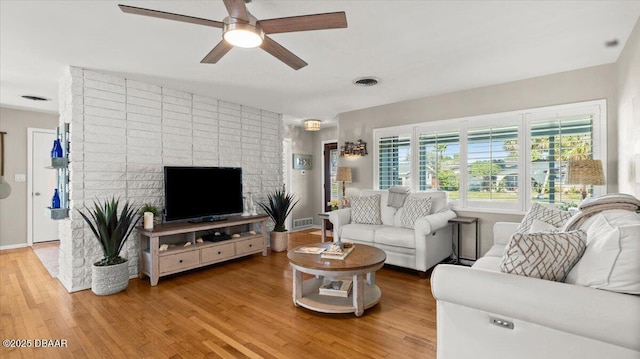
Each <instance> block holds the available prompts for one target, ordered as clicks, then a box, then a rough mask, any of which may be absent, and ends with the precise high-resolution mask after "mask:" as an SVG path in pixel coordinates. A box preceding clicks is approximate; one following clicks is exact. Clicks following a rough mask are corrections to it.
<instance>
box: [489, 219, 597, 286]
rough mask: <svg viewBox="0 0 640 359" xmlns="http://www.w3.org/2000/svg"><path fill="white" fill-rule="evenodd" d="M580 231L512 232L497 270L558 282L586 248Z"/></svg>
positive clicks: (584, 233)
mask: <svg viewBox="0 0 640 359" xmlns="http://www.w3.org/2000/svg"><path fill="white" fill-rule="evenodd" d="M586 241H587V233H586V232H585V231H583V230H578V231H571V232H559V233H545V232H541V233H515V234H514V235H513V236H512V237H511V240H509V243H507V246H506V247H505V250H504V255H503V256H502V260H501V261H500V271H502V272H505V273H512V274H518V275H523V276H525V277H533V278H540V279H546V280H553V281H556V282H561V281H563V280H564V278H565V277H566V276H567V274H568V273H569V271H570V270H571V268H573V266H574V265H575V264H576V263H577V262H578V260H579V259H580V257H581V256H582V254H583V253H584V250H585V248H586Z"/></svg>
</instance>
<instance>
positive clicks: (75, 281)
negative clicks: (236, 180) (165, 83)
mask: <svg viewBox="0 0 640 359" xmlns="http://www.w3.org/2000/svg"><path fill="white" fill-rule="evenodd" d="M59 86H60V87H59V94H60V122H61V123H69V124H70V126H69V127H70V152H69V158H70V164H69V171H70V174H69V177H70V185H69V189H70V195H69V198H70V207H71V210H70V218H69V219H68V220H65V221H60V224H59V226H60V274H59V279H60V281H61V282H62V283H63V285H64V286H65V287H66V288H67V290H69V291H70V292H73V291H77V290H83V289H87V288H90V287H91V265H92V263H94V262H96V261H97V260H98V259H100V257H101V256H102V252H101V250H100V246H99V244H98V242H97V240H96V239H95V238H94V236H93V234H92V232H91V231H90V229H89V228H88V226H87V225H86V224H85V223H84V221H83V220H82V218H81V217H80V215H79V214H78V213H77V209H79V210H84V207H85V205H86V206H91V204H92V203H93V200H95V199H98V200H104V199H108V198H111V196H115V197H120V200H121V202H124V201H125V200H130V201H133V202H134V203H135V204H137V205H142V204H144V203H152V204H154V205H156V206H158V207H159V208H162V207H163V166H167V165H174V166H221V167H242V169H243V186H244V188H243V189H244V192H245V193H249V192H251V193H253V198H254V200H255V201H260V200H264V199H265V198H266V195H265V194H266V193H267V192H269V191H272V190H273V189H275V188H276V187H278V186H279V185H280V184H281V183H282V139H283V124H282V115H281V114H277V113H273V112H269V111H264V110H260V109H256V108H251V107H247V106H243V105H240V104H235V103H231V102H226V101H222V100H217V99H213V98H209V97H204V96H200V95H196V94H191V93H187V92H182V91H178V90H174V89H170V88H166V87H161V86H156V85H152V84H147V83H144V82H140V81H134V80H128V79H126V78H124V77H120V76H116V75H112V74H103V73H100V72H96V71H91V70H86V69H82V68H77V67H69V68H68V69H67V71H66V72H65V74H64V76H63V78H62V79H61V80H60V85H59ZM121 255H122V256H124V257H126V258H128V259H129V273H130V275H131V277H136V276H137V274H138V235H137V233H135V232H134V233H133V234H132V235H131V237H130V238H129V240H128V241H127V244H126V246H125V248H124V249H123V251H122V253H121Z"/></svg>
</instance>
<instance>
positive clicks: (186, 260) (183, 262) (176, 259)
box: [158, 250, 200, 274]
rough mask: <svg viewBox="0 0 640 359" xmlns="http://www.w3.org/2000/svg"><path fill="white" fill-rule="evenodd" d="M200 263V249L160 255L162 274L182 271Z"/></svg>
mask: <svg viewBox="0 0 640 359" xmlns="http://www.w3.org/2000/svg"><path fill="white" fill-rule="evenodd" d="M199 263H200V251H198V250H194V251H188V252H182V253H178V254H172V255H169V256H162V257H160V260H159V263H158V265H159V266H160V274H163V273H167V272H174V271H180V270H182V269H188V268H191V267H194V266H197V265H198V264H199Z"/></svg>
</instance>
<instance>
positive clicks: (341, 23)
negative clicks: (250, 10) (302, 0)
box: [258, 11, 347, 34]
mask: <svg viewBox="0 0 640 359" xmlns="http://www.w3.org/2000/svg"><path fill="white" fill-rule="evenodd" d="M258 25H260V27H261V28H262V31H264V33H265V34H278V33H283V32H294V31H309V30H326V29H340V28H345V27H347V15H346V14H345V12H344V11H340V12H330V13H326V14H314V15H302V16H292V17H281V18H277V19H267V20H259V21H258Z"/></svg>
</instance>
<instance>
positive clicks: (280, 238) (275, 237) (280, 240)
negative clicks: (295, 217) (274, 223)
mask: <svg viewBox="0 0 640 359" xmlns="http://www.w3.org/2000/svg"><path fill="white" fill-rule="evenodd" d="M288 243H289V232H271V251H273V252H284V251H286V250H287V246H288Z"/></svg>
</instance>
